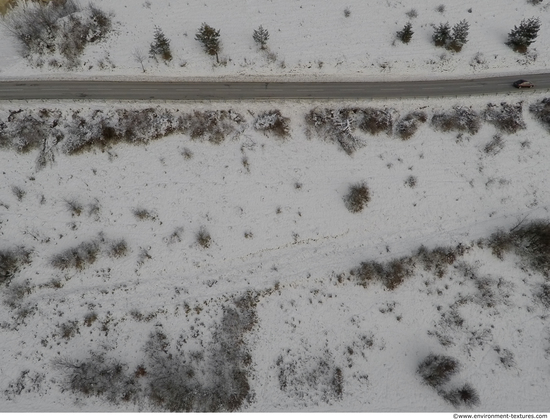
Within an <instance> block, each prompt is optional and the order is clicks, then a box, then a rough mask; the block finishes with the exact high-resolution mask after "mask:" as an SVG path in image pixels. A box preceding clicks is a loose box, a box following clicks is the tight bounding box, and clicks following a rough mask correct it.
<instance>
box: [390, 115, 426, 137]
mask: <svg viewBox="0 0 550 420" xmlns="http://www.w3.org/2000/svg"><path fill="white" fill-rule="evenodd" d="M427 119H428V116H427V115H426V113H425V112H423V111H413V112H409V113H408V114H407V115H405V116H404V117H403V118H401V119H400V120H399V121H397V123H396V125H395V132H396V134H397V135H398V136H399V137H401V139H402V140H408V139H410V138H411V137H412V136H413V135H414V134H415V133H416V130H418V128H419V127H420V125H421V124H423V123H425V122H426V120H427Z"/></svg>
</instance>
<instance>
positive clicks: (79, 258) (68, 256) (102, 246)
mask: <svg viewBox="0 0 550 420" xmlns="http://www.w3.org/2000/svg"><path fill="white" fill-rule="evenodd" d="M100 252H105V253H106V254H107V255H108V256H109V257H111V258H120V257H123V256H125V255H126V254H127V252H128V245H127V243H126V241H125V240H124V239H119V240H114V241H109V240H107V239H106V238H104V237H103V236H102V235H99V238H98V239H92V240H89V241H83V242H81V243H80V244H78V245H76V246H74V247H72V248H67V249H65V250H64V251H62V252H60V253H58V254H56V255H54V256H53V257H52V259H51V264H52V266H53V267H55V268H57V269H59V270H68V269H76V270H79V271H80V270H83V269H85V268H86V267H87V266H88V265H91V264H93V263H94V262H95V261H96V259H97V257H98V254H99V253H100Z"/></svg>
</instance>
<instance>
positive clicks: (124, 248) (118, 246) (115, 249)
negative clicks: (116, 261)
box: [107, 239, 129, 258]
mask: <svg viewBox="0 0 550 420" xmlns="http://www.w3.org/2000/svg"><path fill="white" fill-rule="evenodd" d="M128 251H129V250H128V244H127V243H126V241H125V240H124V239H119V240H117V241H113V242H111V243H110V244H109V249H108V250H107V253H108V255H109V257H111V258H121V257H124V256H125V255H127V254H128Z"/></svg>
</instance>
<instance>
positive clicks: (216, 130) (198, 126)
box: [178, 109, 245, 144]
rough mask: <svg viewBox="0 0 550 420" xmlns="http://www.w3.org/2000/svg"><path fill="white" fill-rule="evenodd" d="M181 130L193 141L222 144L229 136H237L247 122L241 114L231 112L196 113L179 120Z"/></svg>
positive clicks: (185, 115)
mask: <svg viewBox="0 0 550 420" xmlns="http://www.w3.org/2000/svg"><path fill="white" fill-rule="evenodd" d="M178 123H179V128H180V129H181V130H182V131H183V132H184V133H186V134H189V136H190V137H191V138H192V139H206V140H207V141H209V142H210V143H213V144H220V143H222V142H223V141H224V140H225V139H226V137H228V136H236V135H238V134H240V132H241V131H242V130H243V129H244V125H245V120H244V118H243V116H242V115H241V114H239V113H238V112H235V111H233V110H231V109H230V110H229V111H225V110H222V111H195V112H194V113H193V114H184V115H182V116H181V117H180V118H179V121H178Z"/></svg>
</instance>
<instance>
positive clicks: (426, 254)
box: [415, 246, 459, 278]
mask: <svg viewBox="0 0 550 420" xmlns="http://www.w3.org/2000/svg"><path fill="white" fill-rule="evenodd" d="M458 253H459V252H458V250H457V249H453V248H451V247H437V248H434V249H432V250H428V249H427V248H426V247H424V246H421V247H420V248H419V249H418V251H416V255H415V257H416V259H417V260H418V261H419V262H420V264H422V267H423V268H424V270H426V271H431V272H433V273H434V274H435V275H436V276H437V277H439V278H441V277H443V276H444V275H445V273H446V272H447V267H448V266H450V265H452V264H454V262H455V261H456V257H457V254H458Z"/></svg>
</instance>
